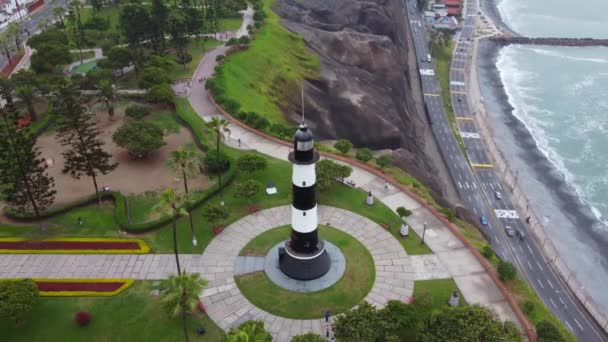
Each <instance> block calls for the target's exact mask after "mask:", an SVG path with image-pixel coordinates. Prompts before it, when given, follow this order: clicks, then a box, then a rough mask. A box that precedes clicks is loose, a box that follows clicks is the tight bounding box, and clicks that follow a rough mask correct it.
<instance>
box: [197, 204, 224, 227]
mask: <svg viewBox="0 0 608 342" xmlns="http://www.w3.org/2000/svg"><path fill="white" fill-rule="evenodd" d="M228 216H230V213H229V212H228V209H226V207H223V206H221V205H217V204H210V205H208V206H206V207H204V208H203V217H204V218H205V219H206V220H207V221H209V222H211V223H214V222H217V221H220V220H223V219H227V218H228Z"/></svg>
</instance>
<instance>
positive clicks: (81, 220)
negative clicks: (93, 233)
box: [78, 216, 84, 226]
mask: <svg viewBox="0 0 608 342" xmlns="http://www.w3.org/2000/svg"><path fill="white" fill-rule="evenodd" d="M83 223H84V220H83V219H82V217H80V216H78V225H79V226H82V224H83Z"/></svg>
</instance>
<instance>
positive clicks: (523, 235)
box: [517, 229, 526, 240]
mask: <svg viewBox="0 0 608 342" xmlns="http://www.w3.org/2000/svg"><path fill="white" fill-rule="evenodd" d="M517 237H519V239H520V240H523V239H525V238H526V233H524V231H523V230H520V229H518V230H517Z"/></svg>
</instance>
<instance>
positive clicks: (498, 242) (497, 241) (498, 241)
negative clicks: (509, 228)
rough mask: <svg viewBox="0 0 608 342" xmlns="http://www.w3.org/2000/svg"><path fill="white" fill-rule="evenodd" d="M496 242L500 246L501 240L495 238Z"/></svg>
mask: <svg viewBox="0 0 608 342" xmlns="http://www.w3.org/2000/svg"><path fill="white" fill-rule="evenodd" d="M494 240H496V243H497V244H498V245H499V246H500V240H498V238H497V237H494Z"/></svg>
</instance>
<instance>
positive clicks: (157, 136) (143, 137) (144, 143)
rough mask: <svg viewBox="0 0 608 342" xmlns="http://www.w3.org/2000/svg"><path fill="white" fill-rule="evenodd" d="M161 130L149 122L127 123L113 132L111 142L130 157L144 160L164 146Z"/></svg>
mask: <svg viewBox="0 0 608 342" xmlns="http://www.w3.org/2000/svg"><path fill="white" fill-rule="evenodd" d="M163 136H164V133H163V130H162V129H161V128H160V127H158V126H157V125H155V124H154V123H152V122H149V121H129V122H127V123H126V124H125V125H124V126H122V127H120V128H119V129H117V130H116V132H114V134H113V135H112V140H114V142H115V143H116V145H118V146H120V147H122V148H126V149H127V151H129V154H130V155H131V156H132V157H135V158H138V159H141V158H145V157H146V156H147V155H148V154H149V153H150V152H152V151H154V150H157V149H159V148H161V147H162V146H164V145H165V141H164V140H163Z"/></svg>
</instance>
